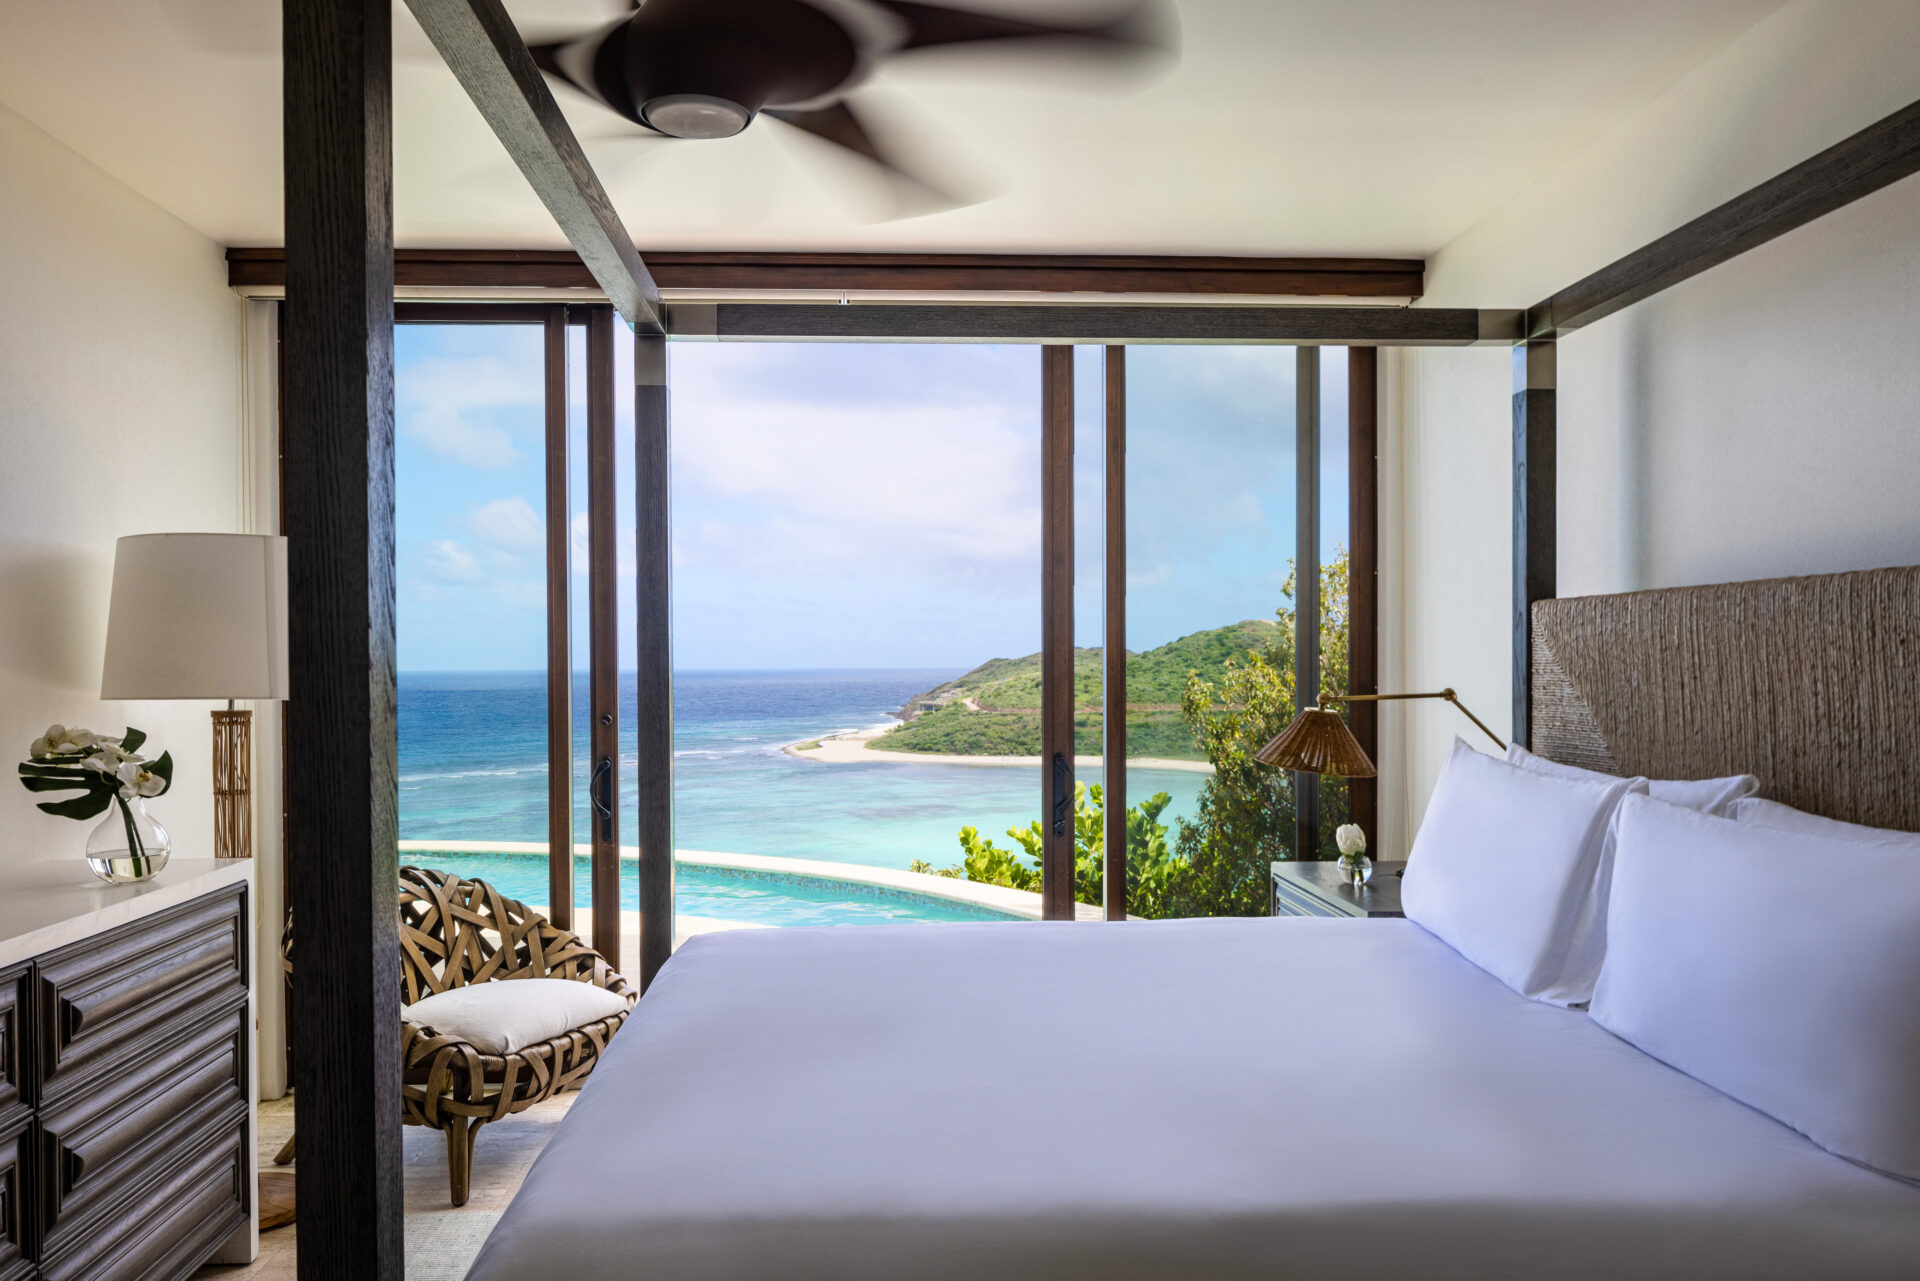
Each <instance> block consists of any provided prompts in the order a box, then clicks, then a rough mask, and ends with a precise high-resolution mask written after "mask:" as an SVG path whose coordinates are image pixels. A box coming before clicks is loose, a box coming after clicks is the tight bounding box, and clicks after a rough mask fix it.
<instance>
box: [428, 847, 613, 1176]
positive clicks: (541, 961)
mask: <svg viewBox="0 0 1920 1281" xmlns="http://www.w3.org/2000/svg"><path fill="white" fill-rule="evenodd" d="M400 955H401V961H400V968H401V972H402V973H401V980H402V987H403V997H402V999H403V1000H405V1001H406V1002H407V1003H408V1004H409V1005H411V1004H412V1003H413V1002H415V1001H418V1000H420V999H422V998H423V997H427V996H431V995H433V994H434V993H436V992H444V991H446V990H448V989H449V988H455V987H464V986H467V985H469V984H473V983H488V982H492V981H495V980H501V979H521V978H559V979H576V980H578V981H579V982H582V983H593V984H597V985H598V986H600V987H603V988H605V989H607V990H608V991H609V992H613V993H616V994H618V995H620V996H623V997H625V998H626V1001H627V1008H626V1009H625V1010H623V1011H621V1012H620V1013H618V1014H613V1015H609V1016H608V1017H606V1018H603V1019H599V1020H597V1021H595V1022H592V1023H588V1024H586V1025H585V1026H584V1027H577V1028H574V1029H573V1030H572V1031H570V1032H568V1033H566V1034H565V1035H564V1036H557V1037H555V1038H553V1039H552V1040H550V1041H542V1042H540V1043H539V1044H537V1045H529V1046H526V1047H524V1048H522V1049H519V1050H516V1051H514V1052H513V1053H511V1054H505V1055H498V1054H486V1053H483V1052H482V1051H480V1050H478V1049H476V1048H475V1047H474V1046H472V1045H470V1044H469V1043H467V1042H466V1041H461V1040H456V1039H454V1038H453V1037H449V1036H442V1035H440V1034H439V1033H438V1032H436V1031H434V1029H433V1028H431V1027H426V1026H423V1025H420V1024H416V1023H409V1022H405V1021H403V1022H402V1023H401V1027H400V1061H401V1064H402V1074H401V1086H400V1092H401V1100H402V1105H403V1108H404V1111H405V1119H406V1123H407V1124H408V1125H430V1126H433V1127H434V1128H435V1129H439V1130H444V1131H445V1132H446V1135H447V1176H448V1180H449V1182H450V1183H451V1185H452V1192H453V1203H454V1204H455V1205H465V1204H466V1203H467V1193H468V1184H469V1180H470V1176H471V1174H472V1169H473V1140H474V1136H475V1135H476V1134H477V1133H478V1132H479V1130H480V1127H481V1126H483V1125H485V1124H486V1123H487V1122H489V1121H497V1120H499V1119H500V1118H502V1117H504V1116H509V1115H511V1114H513V1113H515V1112H520V1111H524V1110H525V1109H527V1108H530V1107H532V1106H533V1105H534V1104H536V1103H538V1102H540V1101H541V1100H542V1099H546V1098H551V1097H552V1096H553V1095H555V1094H558V1093H559V1092H560V1091H562V1090H565V1089H569V1088H571V1087H574V1086H577V1085H579V1084H580V1083H581V1082H582V1081H584V1080H585V1079H586V1077H587V1074H588V1073H589V1072H592V1071H593V1068H594V1065H595V1064H596V1063H598V1062H599V1061H600V1055H601V1053H602V1052H603V1051H605V1049H606V1048H607V1041H608V1040H609V1039H610V1038H611V1037H612V1036H613V1034H614V1033H615V1032H616V1031H618V1030H619V1028H620V1025H621V1024H622V1023H624V1022H625V1021H626V1018H627V1014H628V1013H630V1012H631V1011H632V1009H633V1002H634V999H635V998H636V996H637V995H638V994H637V993H636V992H634V991H633V989H632V988H631V987H629V986H628V984H627V981H626V979H624V978H622V977H621V976H620V975H618V974H616V973H614V972H613V971H612V970H611V969H609V968H608V967H607V962H606V958H604V957H602V956H601V955H600V954H599V953H598V952H596V951H594V950H593V949H592V948H590V947H588V946H587V945H586V944H584V943H582V942H581V941H580V939H579V937H578V936H577V935H575V934H573V933H572V932H571V931H568V930H563V929H560V928H558V927H556V926H554V925H553V924H552V923H550V922H549V921H548V920H547V919H546V918H545V917H542V916H541V915H539V914H538V913H536V912H532V911H529V910H528V909H527V907H526V905H525V904H522V903H516V902H515V901H514V900H512V899H510V898H506V897H504V896H503V895H501V893H500V892H499V891H498V890H496V889H494V888H493V887H492V886H491V885H488V884H487V883H486V882H485V881H477V880H476V881H468V880H462V879H461V878H459V877H457V876H454V875H452V874H450V873H447V872H434V871H427V870H425V869H422V868H417V867H403V868H401V869H400Z"/></svg>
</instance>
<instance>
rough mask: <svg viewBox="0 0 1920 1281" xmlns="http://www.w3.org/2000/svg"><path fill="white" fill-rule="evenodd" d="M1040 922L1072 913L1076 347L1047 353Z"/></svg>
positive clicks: (1043, 380) (1043, 367) (1043, 369)
mask: <svg viewBox="0 0 1920 1281" xmlns="http://www.w3.org/2000/svg"><path fill="white" fill-rule="evenodd" d="M1040 401H1041V410H1040V794H1041V808H1040V824H1041V842H1040V917H1041V919H1042V920H1047V921H1071V920H1073V919H1074V916H1075V912H1074V907H1073V901H1074V900H1073V348H1072V347H1071V346H1069V345H1067V344H1065V343H1058V344H1053V345H1049V346H1044V347H1042V348H1041V349H1040Z"/></svg>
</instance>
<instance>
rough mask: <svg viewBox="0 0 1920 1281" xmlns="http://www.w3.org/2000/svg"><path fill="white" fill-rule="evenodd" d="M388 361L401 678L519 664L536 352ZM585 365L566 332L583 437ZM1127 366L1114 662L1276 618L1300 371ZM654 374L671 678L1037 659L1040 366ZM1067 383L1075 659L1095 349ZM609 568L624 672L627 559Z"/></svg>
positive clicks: (866, 353) (1091, 503)
mask: <svg viewBox="0 0 1920 1281" xmlns="http://www.w3.org/2000/svg"><path fill="white" fill-rule="evenodd" d="M395 347H396V362H397V369H396V375H397V376H396V388H395V403H396V414H397V426H398V446H397V469H398V481H399V488H398V497H397V503H396V507H397V511H396V518H397V536H398V571H399V593H400V601H399V604H400V666H401V668H402V669H403V670H464V669H474V670H488V669H493V670H508V669H531V668H538V667H540V666H542V665H543V664H544V661H545V659H544V653H545V615H544V610H545V603H544V602H545V587H544V581H543V573H544V569H543V565H544V561H543V552H542V547H543V537H544V534H543V529H544V524H543V522H544V519H545V517H544V514H543V513H544V501H543V494H544V484H543V480H542V455H541V435H542V430H543V428H542V423H543V411H542V405H541V385H542V382H541V365H540V351H541V339H540V334H539V331H538V330H537V329H534V328H531V327H527V328H521V327H510V326H421V325H405V326H400V327H399V328H398V330H397V331H396V338H395ZM615 350H616V352H617V353H618V356H619V360H620V368H619V369H618V370H617V371H616V379H615V386H616V388H617V389H620V390H621V392H622V395H621V396H620V401H619V414H618V420H617V430H618V437H619V438H618V442H617V456H618V457H619V459H620V460H621V464H622V466H621V471H620V474H619V476H618V483H617V486H616V488H617V492H618V493H619V495H620V502H619V511H618V513H617V523H618V525H619V529H620V535H621V541H622V544H623V545H624V546H626V547H630V546H631V539H632V530H633V514H632V499H631V492H632V475H631V470H630V466H631V464H630V460H631V456H632V442H633V435H632V397H631V381H632V379H631V372H630V371H631V364H632V350H631V345H630V344H629V343H627V342H625V341H617V342H616V343H615ZM580 358H581V345H580V340H579V338H578V337H577V336H576V339H575V349H574V357H573V360H572V373H573V382H574V401H575V403H574V406H573V409H572V413H571V417H572V419H573V421H574V424H575V427H574V434H575V439H576V441H578V440H579V439H580V424H581V422H582V421H583V417H584V403H583V401H584V379H583V377H582V375H581V372H580ZM1127 359H1128V504H1129V506H1128V539H1127V541H1128V560H1129V564H1128V583H1129V586H1128V631H1129V641H1130V647H1131V648H1134V649H1143V648H1148V647H1150V646H1152V645H1156V644H1160V643H1163V642H1165V641H1167V640H1171V639H1173V638H1174V637H1176V636H1180V635H1184V634H1185V633H1187V632H1191V631H1194V630H1197V629H1199V628H1203V627H1213V626H1218V625H1220V624H1222V623H1227V622H1233V621H1236V620H1239V619H1242V618H1252V617H1267V616H1270V615H1271V614H1272V611H1273V609H1274V608H1275V606H1276V605H1278V604H1279V603H1280V585H1281V584H1282V583H1283V582H1284V580H1285V578H1286V574H1287V560H1288V558H1289V557H1290V556H1291V555H1292V552H1293V540H1294V505H1293V454H1294V441H1293V394H1294V389H1293V368H1294V353H1293V351H1292V350H1291V349H1288V348H1272V347H1185V346H1167V347H1135V348H1132V349H1130V350H1129V352H1128V356H1127ZM1344 360H1345V353H1344V352H1343V351H1340V350H1338V349H1331V350H1328V351H1326V352H1324V353H1323V375H1322V389H1323V401H1324V405H1323V414H1322V419H1323V423H1325V424H1326V429H1325V430H1323V432H1322V442H1323V443H1322V451H1323V475H1324V476H1325V480H1324V481H1323V493H1324V498H1323V509H1324V510H1323V521H1322V534H1321V538H1322V543H1323V547H1324V548H1325V549H1326V552H1327V554H1329V555H1330V554H1331V553H1332V549H1333V548H1334V547H1335V546H1336V545H1339V544H1343V543H1344V542H1345V526H1346V486H1345V440H1346V432H1345V422H1346V406H1345V386H1346V379H1345V375H1344V369H1345V366H1344ZM670 361H671V382H672V388H673V391H672V397H673V399H672V406H673V455H674V474H673V485H674V491H673V503H674V521H673V529H674V552H673V554H674V569H675V601H674V616H675V617H674V630H675V661H676V665H677V666H679V667H682V668H773V667H953V668H955V669H961V668H967V667H972V666H973V665H975V664H977V663H979V662H982V661H984V660H986V659H988V658H993V657H1005V656H1013V655H1018V654H1026V653H1030V652H1032V651H1034V650H1036V649H1038V648H1039V635H1040V619H1039V615H1040V562H1039V550H1040V484H1039V465H1040V463H1039V460H1040V439H1039V435H1040V415H1039V396H1040V355H1039V350H1038V349H1037V348H1034V347H983V346H971V345H947V344H924V345H899V346H877V345H854V344H764V345H759V344H755V345H749V344H734V343H724V344H723V343H675V344H673V345H672V347H671V348H670ZM1076 372H1077V377H1076V410H1077V413H1076V419H1077V424H1076V486H1075V502H1076V508H1077V517H1078V519H1077V528H1076V540H1077V544H1078V549H1077V550H1078V555H1077V561H1078V564H1077V568H1076V603H1075V609H1076V623H1077V631H1078V633H1079V640H1080V642H1081V643H1083V644H1095V643H1098V636H1099V628H1100V611H1101V596H1100V583H1101V571H1100V550H1099V549H1100V540H1101V537H1102V534H1101V529H1102V525H1101V518H1102V513H1101V511H1100V495H1101V493H1102V477H1101V453H1100V449H1101V446H1100V441H1101V423H1102V421H1103V418H1102V415H1103V406H1102V403H1101V386H1102V382H1101V377H1100V353H1099V351H1098V350H1097V349H1093V348H1083V349H1080V350H1079V351H1078V352H1077V353H1076ZM583 452H584V451H583V450H581V449H576V450H575V454H576V458H577V457H578V456H579V455H581V454H582V453H583ZM575 473H576V474H575V478H574V481H573V504H574V509H575V514H574V519H573V525H574V529H575V539H574V552H575V555H574V560H575V565H574V572H575V575H576V577H575V580H574V581H575V596H576V606H577V609H576V640H579V639H580V638H582V637H583V636H584V622H585V619H584V590H583V588H584V579H583V577H582V575H583V574H584V569H585V558H586V555H585V523H584V522H585V517H584V496H585V477H584V468H583V467H582V466H581V465H579V464H578V463H576V466H575ZM621 560H622V564H621V566H620V570H621V575H620V581H621V591H622V600H621V632H622V653H623V655H626V654H630V653H631V633H632V625H631V621H630V620H631V618H632V614H633V601H632V582H633V579H632V563H631V554H630V552H626V553H623V555H622V557H621ZM578 649H579V660H578V661H580V662H581V663H582V664H584V644H581V645H579V647H578ZM623 665H624V662H623Z"/></svg>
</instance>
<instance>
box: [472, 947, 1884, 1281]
mask: <svg viewBox="0 0 1920 1281" xmlns="http://www.w3.org/2000/svg"><path fill="white" fill-rule="evenodd" d="M485 1147H486V1135H485V1132H484V1131H482V1133H481V1136H480V1148H481V1155H480V1157H479V1159H480V1160H485V1159H486V1158H485ZM536 1276H551V1277H570V1278H580V1279H583V1281H586V1279H592V1278H603V1277H606V1278H612V1277H645V1278H658V1279H660V1281H681V1279H682V1278H748V1277H751V1278H777V1277H804V1278H890V1279H891V1278H948V1277H988V1278H992V1281H1017V1279H1018V1278H1027V1277H1034V1278H1039V1277H1046V1278H1060V1277H1082V1276H1084V1277H1090V1278H1091V1277H1098V1278H1102V1279H1103V1281H1112V1279H1114V1278H1148V1277H1151V1278H1201V1277H1219V1278H1231V1277H1260V1278H1265V1279H1269V1281H1270V1279H1272V1278H1287V1279H1288V1281H1304V1279H1307V1278H1368V1279H1373V1278H1388V1277H1398V1276H1406V1277H1419V1278H1423V1279H1432V1278H1455V1277H1458V1278H1475V1279H1476V1281H1486V1279H1487V1278H1503V1277H1526V1278H1529V1279H1532V1278H1606V1279H1607V1281H1629V1279H1633V1278H1643V1277H1647V1278H1651V1277H1663V1278H1664V1277H1707V1278H1728V1279H1729V1281H1732V1279H1736V1278H1737V1279H1738V1281H1765V1279H1768V1278H1782V1279H1785V1278H1792V1279H1793V1281H1812V1279H1821V1281H1848V1279H1855V1278H1889V1279H1892V1278H1898V1279H1899V1281H1913V1279H1914V1278H1916V1277H1920V1188H1916V1187H1914V1186H1911V1185H1909V1184H1905V1183H1902V1182H1899V1181H1897V1180H1894V1179H1890V1178H1887V1177H1885V1176H1883V1175H1880V1174H1876V1173H1873V1172H1872V1171H1869V1170H1866V1169H1862V1168H1860V1167H1858V1166H1855V1165H1851V1164H1849V1163H1847V1162H1846V1161H1843V1160H1840V1159H1839V1158H1837V1157H1834V1156H1831V1155H1829V1154H1827V1153H1825V1152H1823V1151H1821V1150H1820V1149H1819V1148H1817V1147H1815V1146H1814V1145H1813V1144H1812V1143H1811V1142H1809V1141H1808V1140H1807V1139H1805V1138H1803V1137H1802V1136H1800V1135H1799V1134H1796V1133H1794V1132H1793V1131H1792V1130H1789V1129H1787V1128H1786V1127H1784V1126H1782V1125H1780V1124H1778V1123H1777V1122H1775V1121H1773V1120H1770V1119H1769V1118H1767V1117H1766V1116H1763V1115H1761V1114H1760V1113H1758V1112H1754V1111H1752V1110H1751V1109H1749V1108H1747V1107H1745V1106H1743V1105H1742V1104H1739V1103H1736V1102H1734V1101H1733V1100H1732V1099H1730V1098H1727V1097H1726V1096H1724V1095H1722V1094H1719V1093H1717V1092H1716V1091H1714V1090H1712V1089H1710V1088H1708V1087H1707V1086H1704V1085H1701V1084H1700V1083H1698V1082H1696V1081H1694V1080H1692V1079H1690V1078H1688V1077H1686V1076H1684V1075H1682V1074H1681V1073H1679V1072H1676V1071H1674V1070H1673V1069H1671V1068H1668V1067H1666V1066H1665V1065H1663V1064H1661V1063H1659V1062H1657V1061H1655V1060H1654V1059H1651V1058H1648V1057H1647V1056H1645V1055H1643V1054H1641V1053H1640V1052H1639V1051H1638V1050H1635V1049H1634V1048H1633V1047H1631V1046H1629V1045H1627V1044H1626V1043H1625V1042H1623V1041H1620V1040H1617V1039H1616V1038H1614V1037H1613V1036H1611V1035H1610V1034H1608V1033H1607V1032H1605V1031H1604V1030H1602V1029H1601V1028H1599V1027H1598V1026H1596V1025H1595V1024H1593V1023H1592V1022H1591V1021H1590V1020H1589V1019H1588V1018H1587V1017H1586V1015H1585V1014H1583V1013H1581V1012H1578V1011H1571V1010H1563V1009H1556V1008H1553V1007H1550V1006H1546V1005H1542V1004H1539V1003H1537V1002H1533V1001H1528V1000H1525V999H1523V998H1521V997H1519V996H1516V995H1514V994H1513V993H1512V992H1510V991H1508V990H1507V989H1506V988H1505V987H1504V986H1502V985H1501V984H1500V983H1499V982H1498V981H1497V980H1495V979H1493V978H1491V977H1489V976H1488V975H1486V974H1484V973H1482V972H1481V971H1479V970H1477V969H1475V968H1474V967H1473V966H1472V965H1470V964H1468V963H1467V962H1466V961H1464V960H1462V959H1461V958H1460V957H1459V956H1458V955H1456V954H1455V953H1454V952H1452V951H1451V950H1449V949H1448V948H1447V947H1446V946H1445V945H1444V944H1442V943H1440V942H1439V941H1437V940H1436V939H1434V938H1433V937H1432V936H1431V935H1429V934H1427V933H1426V932H1425V931H1424V930H1422V929H1421V928H1420V927H1419V926H1417V925H1414V924H1411V923H1409V922H1404V921H1345V920H1340V921H1334V920H1313V919H1292V918H1290V919H1281V920H1237V921H1169V922H1141V923H1127V924H1075V923H1059V924H1028V923H1022V924H1007V925H997V924H978V925H973V924H969V925H945V926H934V925H921V926H897V927H896V926H886V927H860V928H854V927H845V928H840V929H806V930H748V931H738V932H734V933H727V934H710V935H705V936H702V937H699V938H695V939H692V940H690V941H689V942H688V943H687V944H686V945H685V946H684V947H683V948H682V949H681V950H680V952H679V954H678V955H676V956H675V957H674V959H673V961H672V962H671V963H670V964H669V965H668V966H667V968H666V969H665V970H664V971H663V972H662V974H661V976H660V979H659V982H658V983H657V984H656V986H655V987H654V989H653V990H652V991H650V992H649V993H648V994H647V996H646V997H645V998H644V999H643V1000H642V1001H641V1003H640V1006H639V1008H638V1010H637V1012H636V1014H635V1016H634V1017H633V1019H631V1020H630V1021H629V1022H628V1024H627V1025H626V1028H625V1029H624V1030H623V1031H621V1033H620V1034H619V1035H618V1037H617V1038H616V1039H615V1041H614V1043H613V1045H612V1046H611V1047H610V1049H609V1051H608V1054H607V1057H606V1060H605V1062H604V1063H602V1064H601V1065H600V1067H599V1068H598V1070H597V1071H596V1072H595V1073H594V1075H593V1077H592V1078H591V1080H590V1081H589V1083H588V1084H587V1086H586V1089H585V1091H584V1092H583V1094H582V1096H581V1098H580V1099H579V1100H578V1102H576V1103H575V1104H574V1107H573V1109H572V1111H571V1113H570V1114H569V1115H568V1116H567V1117H566V1119H565V1121H564V1122H563V1123H562V1124H561V1125H560V1127H559V1128H558V1131H557V1133H556V1134H555V1136H554V1138H553V1141H552V1142H551V1143H550V1144H549V1145H548V1147H547V1149H546V1151H545V1152H544V1153H542V1154H541V1156H540V1158H539V1160H538V1161H537V1162H536V1163H535V1165H534V1167H533V1169H532V1171H531V1173H530V1174H529V1175H528V1177H527V1180H526V1183H525V1185H524V1186H523V1187H522V1189H521V1191H520V1193H519V1195H518V1196H517V1197H516V1198H515V1199H514V1201H513V1203H512V1205H511V1206H510V1207H509V1208H508V1209H507V1211H506V1213H505V1215H504V1216H503V1218H502V1220H501V1222H500V1224H499V1225H498V1227H497V1228H496V1230H495V1231H494V1233H493V1235H492V1237H491V1238H490V1239H489V1240H488V1242H487V1244H486V1246H485V1248H484V1249H483V1250H482V1251H481V1254H480V1257H479V1259H478V1260H477V1261H476V1263H475V1264H474V1267H473V1270H472V1271H471V1273H469V1278H470V1281H525V1279H526V1278H528V1277H536Z"/></svg>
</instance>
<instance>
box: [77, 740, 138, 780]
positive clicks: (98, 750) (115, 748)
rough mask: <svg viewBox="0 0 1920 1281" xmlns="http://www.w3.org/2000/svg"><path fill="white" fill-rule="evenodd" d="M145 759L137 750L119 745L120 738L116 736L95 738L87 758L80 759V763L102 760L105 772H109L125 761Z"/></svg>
mask: <svg viewBox="0 0 1920 1281" xmlns="http://www.w3.org/2000/svg"><path fill="white" fill-rule="evenodd" d="M146 759H147V758H146V757H144V756H142V755H140V753H138V752H129V751H127V750H126V749H125V748H123V747H121V746H120V740H119V739H117V738H95V739H94V740H93V748H92V750H91V752H90V753H89V755H88V756H87V759H86V760H85V761H82V762H81V764H82V765H86V764H89V763H91V762H93V761H104V762H105V763H106V766H105V768H106V771H107V773H109V774H111V773H112V772H113V771H114V770H117V769H119V768H120V766H121V765H122V764H124V763H126V762H127V761H144V760H146Z"/></svg>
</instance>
